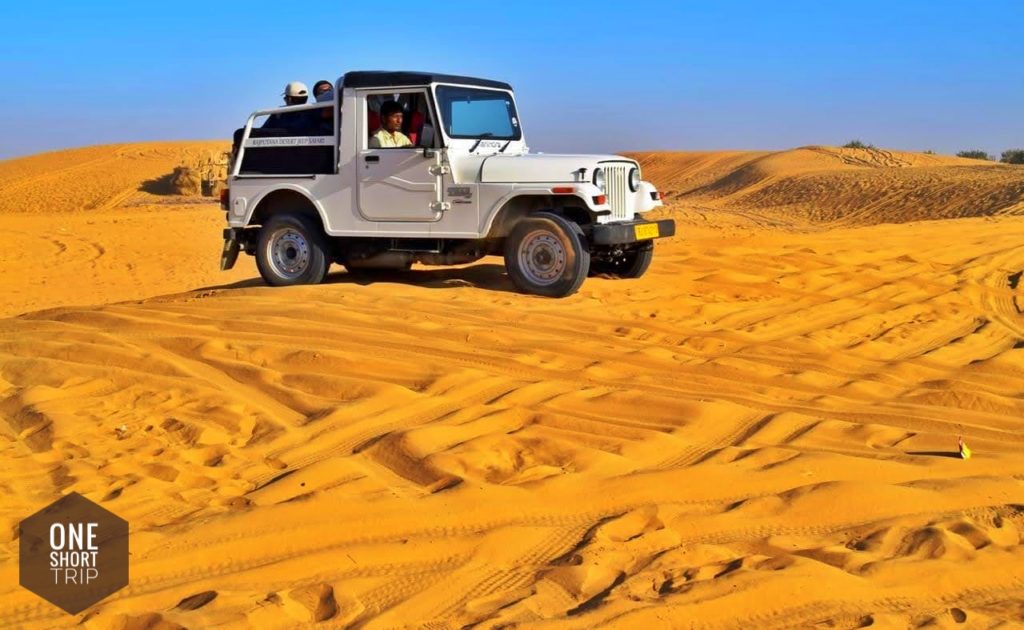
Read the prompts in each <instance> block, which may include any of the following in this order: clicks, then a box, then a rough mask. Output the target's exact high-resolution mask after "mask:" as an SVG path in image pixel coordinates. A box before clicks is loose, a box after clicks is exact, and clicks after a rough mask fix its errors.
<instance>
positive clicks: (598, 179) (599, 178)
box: [594, 168, 604, 192]
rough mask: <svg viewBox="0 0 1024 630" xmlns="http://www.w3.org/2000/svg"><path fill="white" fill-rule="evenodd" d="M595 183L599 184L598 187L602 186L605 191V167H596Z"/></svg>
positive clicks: (602, 190)
mask: <svg viewBox="0 0 1024 630" xmlns="http://www.w3.org/2000/svg"><path fill="white" fill-rule="evenodd" d="M594 185H595V186H597V187H598V188H600V189H601V192H604V169H603V168H595V169H594Z"/></svg>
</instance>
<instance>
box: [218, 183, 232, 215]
mask: <svg viewBox="0 0 1024 630" xmlns="http://www.w3.org/2000/svg"><path fill="white" fill-rule="evenodd" d="M229 197H230V192H229V191H228V189H227V188H225V189H224V190H222V191H220V207H221V208H223V209H224V210H225V211H227V209H228V199H229Z"/></svg>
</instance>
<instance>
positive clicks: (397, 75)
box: [341, 70, 512, 90]
mask: <svg viewBox="0 0 1024 630" xmlns="http://www.w3.org/2000/svg"><path fill="white" fill-rule="evenodd" d="M431 83H459V84H462V85H476V86H480V87H486V88H497V89H499V90H511V89H512V86H511V85H509V84H508V83H505V82H503V81H492V80H490V79H476V78H474V77H460V76H457V75H454V74H437V73H436V72H387V71H380V70H374V71H359V72H346V73H345V75H344V76H342V77H341V87H343V88H347V87H352V88H373V87H391V86H399V85H429V84H431Z"/></svg>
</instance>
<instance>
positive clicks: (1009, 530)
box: [0, 143, 1024, 630]
mask: <svg viewBox="0 0 1024 630" xmlns="http://www.w3.org/2000/svg"><path fill="white" fill-rule="evenodd" d="M221 144H223V143H221ZM219 146H220V145H218V143H164V144H159V143H158V144H143V145H118V146H106V147H93V148H89V149H79V150H71V151H66V152H57V153H50V154H44V155H40V156H35V157H31V158H23V159H18V160H9V161H6V162H0V222H2V223H0V224H2V225H3V227H4V229H3V230H0V239H3V240H2V242H0V278H2V280H0V282H2V288H3V291H2V298H0V300H2V301H0V314H2V315H3V317H4V318H3V319H0V466H2V469H0V493H2V496H3V497H4V500H3V502H2V503H0V627H22V626H24V627H65V626H71V625H76V624H81V625H82V626H83V627H86V628H97V629H106V630H113V629H127V628H133V629H142V628H164V629H167V628H177V627H188V628H209V627H228V628H232V627H239V628H241V627H249V626H251V627H261V628H263V627H267V628H274V627H279V628H286V627H296V626H299V625H303V624H307V623H308V624H313V623H314V622H316V621H317V620H323V624H322V625H324V626H346V625H353V626H359V627H366V628H386V627H396V626H428V627H433V628H446V627H460V626H463V625H467V624H480V626H481V627H499V626H506V625H509V624H511V625H521V626H523V627H540V626H555V625H557V626H559V627H569V628H592V627H597V626H614V627H671V626H675V627H709V628H711V627H714V628H719V627H720V628H792V627H808V626H818V627H837V628H853V627H863V626H868V625H871V626H872V627H879V628H905V627H908V626H909V627H925V626H927V627H981V628H985V627H1011V626H1015V625H1019V624H1022V623H1024V545H1022V536H1024V458H1022V457H1021V452H1022V447H1024V420H1022V418H1024V315H1022V311H1024V282H1021V279H1022V278H1021V273H1022V271H1024V205H1022V203H1024V168H1022V167H1011V166H1004V165H996V164H991V163H985V162H977V161H973V160H961V159H957V158H948V157H942V156H934V155H924V154H916V153H903V152H897V151H886V150H853V149H835V148H829V147H804V148H799V149H793V150H790V151H782V152H713V153H711V152H705V153H645V154H637V155H635V156H634V157H636V158H637V159H638V160H640V161H641V163H642V164H643V166H644V168H645V175H646V178H647V179H651V180H652V181H654V182H655V183H656V184H657V185H658V186H659V188H660V189H661V190H663V191H665V192H666V193H667V196H668V202H669V203H668V204H667V206H666V207H665V208H664V209H661V210H659V211H658V214H659V215H661V216H670V217H673V218H675V219H676V221H677V225H678V233H679V235H678V236H677V237H675V238H673V239H670V240H668V241H662V242H659V244H658V247H657V254H656V256H655V261H654V263H653V265H652V267H651V270H650V272H649V273H648V274H647V275H646V276H644V277H643V278H642V279H639V280H634V281H625V280H613V279H607V278H591V279H589V280H587V282H586V283H584V285H583V288H582V289H581V291H580V292H579V293H578V294H576V295H574V296H572V297H570V298H567V299H563V300H549V299H543V298H537V297H531V296H525V295H520V294H518V293H515V292H514V290H513V287H512V285H511V283H510V282H509V281H508V280H507V278H506V277H505V276H504V273H503V269H502V266H501V264H500V261H499V260H496V259H486V260H485V261H482V262H481V263H478V264H475V265H470V266H465V267H461V268H445V269H428V268H416V269H414V270H413V271H411V272H409V273H408V274H394V275H390V276H384V277H382V278H381V279H380V280H379V281H377V282H372V283H370V282H366V281H364V280H358V281H357V280H355V279H353V278H350V277H349V276H348V275H347V274H346V273H344V271H341V270H338V271H335V272H334V273H332V274H331V276H330V277H329V278H328V281H327V283H325V284H324V285H321V286H311V287H294V288H283V289H282V288H269V287H265V286H263V285H262V283H261V282H260V281H259V280H258V277H257V275H256V273H255V267H254V265H253V263H252V259H251V258H247V257H243V258H242V259H240V261H239V265H238V267H237V268H236V269H234V270H232V271H231V272H230V273H222V272H220V271H218V269H217V261H218V254H219V246H220V228H221V227H222V225H221V223H222V218H223V217H222V214H221V213H220V211H219V208H218V207H217V206H216V204H215V203H212V202H211V201H210V200H209V199H207V198H202V197H196V198H183V197H178V196H173V195H167V194H163V192H162V191H161V189H160V187H159V186H158V185H156V184H153V183H152V182H154V181H157V182H159V180H160V178H162V177H165V176H166V175H167V174H168V173H170V172H171V169H172V168H173V166H174V165H175V164H177V163H179V162H180V161H181V159H182V155H184V154H186V153H188V152H200V151H204V150H208V149H210V148H211V147H215V148H216V147H219ZM147 182H150V183H148V184H147ZM958 436H963V438H964V440H965V441H966V443H967V444H968V445H969V446H970V447H971V449H972V450H973V453H974V455H973V457H972V458H971V459H968V460H963V459H960V458H959V457H958V456H957V437H958ZM71 491H77V492H79V493H82V494H84V495H85V496H87V497H89V498H90V499H92V500H94V501H97V502H99V503H101V504H102V505H103V506H104V507H106V508H108V509H110V510H112V511H113V512H115V513H117V514H118V515H120V516H121V517H123V518H125V519H127V520H128V521H129V523H130V527H131V554H132V555H131V558H132V560H131V581H130V584H129V586H128V587H126V588H125V589H123V590H121V591H119V592H117V593H115V594H114V595H112V596H111V597H109V598H108V599H106V600H104V601H102V602H101V603H99V604H97V605H95V606H93V607H92V608H90V609H88V610H87V611H85V612H83V613H80V614H79V615H74V616H69V615H66V614H64V613H63V612H62V611H60V610H59V609H57V608H55V607H54V606H52V605H50V604H49V603H47V602H45V601H43V600H41V599H39V598H38V597H36V596H35V595H34V594H32V593H30V592H28V591H26V590H24V589H22V588H20V587H19V586H18V566H17V565H18V563H17V557H18V541H17V531H18V529H17V528H18V521H19V520H20V519H22V518H24V517H26V516H28V515H30V514H32V513H33V512H35V511H36V510H38V509H40V508H42V507H44V506H45V505H47V504H49V503H50V502H52V501H53V500H55V499H56V498H58V497H60V496H62V495H63V494H66V493H68V492H71Z"/></svg>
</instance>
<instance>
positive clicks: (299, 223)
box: [256, 214, 331, 287]
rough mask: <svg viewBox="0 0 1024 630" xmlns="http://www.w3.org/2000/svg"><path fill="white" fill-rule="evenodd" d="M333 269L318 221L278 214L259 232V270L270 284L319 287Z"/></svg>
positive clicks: (303, 216)
mask: <svg viewBox="0 0 1024 630" xmlns="http://www.w3.org/2000/svg"><path fill="white" fill-rule="evenodd" d="M330 266H331V263H330V259H329V258H328V257H327V237H326V236H324V233H323V230H321V229H320V225H319V224H318V223H317V221H316V220H315V219H312V218H310V217H307V216H305V215H301V214H278V215H275V216H273V217H272V218H271V219H270V220H269V221H267V222H266V223H264V224H263V227H262V228H260V237H259V241H258V242H257V244H256V267H257V268H258V269H259V270H260V275H261V276H263V280H264V281H265V282H266V283H267V284H269V285H271V286H275V287H282V286H289V285H293V284H320V283H321V282H323V280H324V278H325V277H326V276H327V270H328V269H329V268H330Z"/></svg>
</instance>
